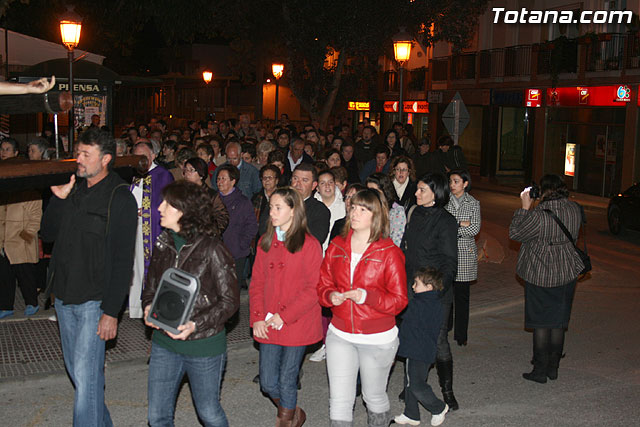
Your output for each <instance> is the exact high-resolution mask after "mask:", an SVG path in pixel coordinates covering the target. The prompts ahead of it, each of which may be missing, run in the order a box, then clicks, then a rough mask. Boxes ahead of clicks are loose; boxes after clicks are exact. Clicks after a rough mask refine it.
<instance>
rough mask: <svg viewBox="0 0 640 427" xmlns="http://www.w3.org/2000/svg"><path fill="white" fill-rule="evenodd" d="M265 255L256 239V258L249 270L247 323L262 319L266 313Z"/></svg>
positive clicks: (251, 323) (250, 323)
mask: <svg viewBox="0 0 640 427" xmlns="http://www.w3.org/2000/svg"><path fill="white" fill-rule="evenodd" d="M266 256H267V253H266V252H265V251H263V250H262V249H261V248H260V241H258V248H257V250H256V259H255V261H254V262H253V270H252V271H251V286H249V325H253V324H254V323H255V322H259V321H264V318H265V316H266V315H267V312H266V310H265V308H264V283H265V274H267V272H266V270H265V264H264V259H265V257H266Z"/></svg>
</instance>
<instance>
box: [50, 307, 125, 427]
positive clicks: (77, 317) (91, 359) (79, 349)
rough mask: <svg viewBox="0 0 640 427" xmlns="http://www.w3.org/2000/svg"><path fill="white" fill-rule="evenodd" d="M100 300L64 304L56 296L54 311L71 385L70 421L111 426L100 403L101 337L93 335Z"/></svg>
mask: <svg viewBox="0 0 640 427" xmlns="http://www.w3.org/2000/svg"><path fill="white" fill-rule="evenodd" d="M100 304H101V301H88V302H85V303H83V304H68V305H64V304H63V303H62V301H61V300H59V299H56V303H55V306H56V315H57V316H58V326H59V328H60V341H61V343H62V354H63V355H64V365H65V366H66V368H67V372H68V373H69V376H70V377H71V381H72V382H73V386H74V387H75V397H74V402H73V425H74V427H75V426H79V427H84V426H105V427H111V426H113V423H112V422H111V416H110V415H109V410H108V409H107V405H105V403H104V343H105V342H104V341H103V340H101V339H100V337H99V336H98V335H97V333H96V332H97V331H98V322H99V321H100V317H101V316H102V309H101V308H100Z"/></svg>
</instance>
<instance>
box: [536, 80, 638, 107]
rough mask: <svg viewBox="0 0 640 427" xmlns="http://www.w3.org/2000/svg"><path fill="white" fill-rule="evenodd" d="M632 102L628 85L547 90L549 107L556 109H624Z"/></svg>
mask: <svg viewBox="0 0 640 427" xmlns="http://www.w3.org/2000/svg"><path fill="white" fill-rule="evenodd" d="M630 101H631V88H630V87H629V86H627V85H617V86H589V87H586V86H575V87H558V88H555V89H547V105H549V106H555V107H579V106H588V107H622V106H624V105H625V104H626V103H627V102H630Z"/></svg>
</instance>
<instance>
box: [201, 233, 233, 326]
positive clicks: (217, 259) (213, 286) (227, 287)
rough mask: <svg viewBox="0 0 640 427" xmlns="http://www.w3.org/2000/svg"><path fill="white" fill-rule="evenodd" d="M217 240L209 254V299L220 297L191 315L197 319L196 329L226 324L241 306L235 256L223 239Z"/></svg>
mask: <svg viewBox="0 0 640 427" xmlns="http://www.w3.org/2000/svg"><path fill="white" fill-rule="evenodd" d="M216 240H217V244H216V245H215V247H214V248H213V250H212V251H211V253H210V254H207V255H208V257H209V260H208V266H207V269H208V270H209V271H208V274H207V276H208V277H211V278H212V280H211V282H212V283H210V284H208V287H209V288H210V291H211V293H212V295H211V297H210V298H209V300H210V301H212V300H213V298H214V296H217V297H219V298H218V301H217V303H216V304H215V305H210V306H207V307H202V308H201V310H200V311H196V310H194V312H193V314H192V316H191V317H192V319H195V330H200V329H202V328H204V325H206V324H209V325H211V324H215V325H222V324H224V323H225V322H226V321H227V320H228V319H229V318H230V317H231V316H233V313H235V312H236V311H237V310H238V307H240V289H239V288H238V278H237V277H236V269H235V267H234V263H233V257H232V256H231V254H230V253H229V251H228V250H227V248H225V246H224V244H223V243H222V241H221V240H218V239H216ZM201 292H202V290H201Z"/></svg>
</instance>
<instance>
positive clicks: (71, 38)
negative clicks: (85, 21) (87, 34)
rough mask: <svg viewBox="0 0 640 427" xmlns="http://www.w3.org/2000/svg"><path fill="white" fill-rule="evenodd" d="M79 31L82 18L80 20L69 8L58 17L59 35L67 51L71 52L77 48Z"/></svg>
mask: <svg viewBox="0 0 640 427" xmlns="http://www.w3.org/2000/svg"><path fill="white" fill-rule="evenodd" d="M81 31H82V18H80V16H79V15H78V14H77V13H75V12H74V11H73V9H72V8H69V9H68V10H67V12H66V13H65V14H64V15H62V17H60V35H61V36H62V44H64V45H65V46H66V47H67V49H69V50H73V49H75V48H76V47H78V43H79V42H80V32H81Z"/></svg>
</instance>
